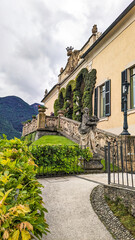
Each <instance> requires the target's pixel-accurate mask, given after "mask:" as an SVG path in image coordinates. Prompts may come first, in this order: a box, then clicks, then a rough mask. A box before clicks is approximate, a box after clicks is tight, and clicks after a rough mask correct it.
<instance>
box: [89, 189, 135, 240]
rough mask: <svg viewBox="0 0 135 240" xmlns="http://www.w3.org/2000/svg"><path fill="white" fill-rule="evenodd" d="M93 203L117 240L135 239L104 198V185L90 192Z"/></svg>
mask: <svg viewBox="0 0 135 240" xmlns="http://www.w3.org/2000/svg"><path fill="white" fill-rule="evenodd" d="M90 201H91V205H92V207H93V209H94V211H95V213H96V214H97V215H98V217H99V219H100V220H101V222H102V223H103V224H104V225H105V227H106V228H107V230H108V231H109V232H110V233H111V234H112V236H113V238H114V239H117V240H135V238H134V237H133V236H132V235H131V234H130V232H129V231H128V230H127V229H125V227H124V226H123V225H122V224H121V222H120V221H119V219H118V218H117V217H116V216H114V214H113V212H112V211H111V210H110V208H109V206H108V204H107V203H106V201H105V198H104V186H102V185H98V186H97V187H95V188H94V189H93V190H92V192H91V194H90Z"/></svg>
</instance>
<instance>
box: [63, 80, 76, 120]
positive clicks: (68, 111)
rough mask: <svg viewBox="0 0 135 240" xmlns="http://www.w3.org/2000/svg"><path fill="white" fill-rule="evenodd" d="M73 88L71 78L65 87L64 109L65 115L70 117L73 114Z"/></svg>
mask: <svg viewBox="0 0 135 240" xmlns="http://www.w3.org/2000/svg"><path fill="white" fill-rule="evenodd" d="M74 89H75V81H74V80H71V81H70V82H69V83H68V84H67V87H66V92H65V100H64V109H65V117H67V118H70V119H72V115H73V90H74Z"/></svg>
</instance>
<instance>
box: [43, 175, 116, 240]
mask: <svg viewBox="0 0 135 240" xmlns="http://www.w3.org/2000/svg"><path fill="white" fill-rule="evenodd" d="M91 180H92V181H91ZM39 181H40V182H41V183H42V184H43V185H44V189H43V198H44V202H45V207H46V208H47V209H48V214H46V219H47V223H48V224H49V227H50V231H51V233H50V234H48V235H47V236H45V237H44V238H43V240H112V239H113V238H112V236H111V235H110V233H109V232H108V231H107V230H106V228H105V227H104V225H103V224H102V223H101V221H100V220H99V218H98V217H97V215H96V214H95V212H94V211H93V208H92V206H91V204H90V193H91V191H92V189H93V188H94V187H95V186H97V185H98V182H102V183H106V181H107V177H106V174H89V175H87V176H86V175H80V176H77V177H75V176H71V177H60V178H47V179H40V180H39ZM94 181H95V182H94Z"/></svg>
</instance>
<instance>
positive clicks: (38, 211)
mask: <svg viewBox="0 0 135 240" xmlns="http://www.w3.org/2000/svg"><path fill="white" fill-rule="evenodd" d="M0 152H1V153H0V239H9V240H21V239H22V240H24V239H25V240H29V239H32V238H33V236H36V237H37V238H38V239H42V234H46V233H47V231H48V225H47V223H46V221H45V219H44V214H45V212H46V211H47V210H46V209H45V208H44V207H43V205H42V203H43V201H42V197H41V189H40V188H41V187H42V185H41V184H40V183H39V182H38V181H37V180H36V178H35V172H36V171H35V170H34V169H35V167H36V165H35V163H34V161H33V156H32V155H31V153H30V152H29V151H28V148H27V146H26V145H25V144H24V143H23V142H22V141H21V140H19V139H14V140H9V141H8V140H7V139H1V140H0Z"/></svg>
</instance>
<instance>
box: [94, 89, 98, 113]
mask: <svg viewBox="0 0 135 240" xmlns="http://www.w3.org/2000/svg"><path fill="white" fill-rule="evenodd" d="M94 115H95V116H98V87H97V88H95V96H94Z"/></svg>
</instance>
